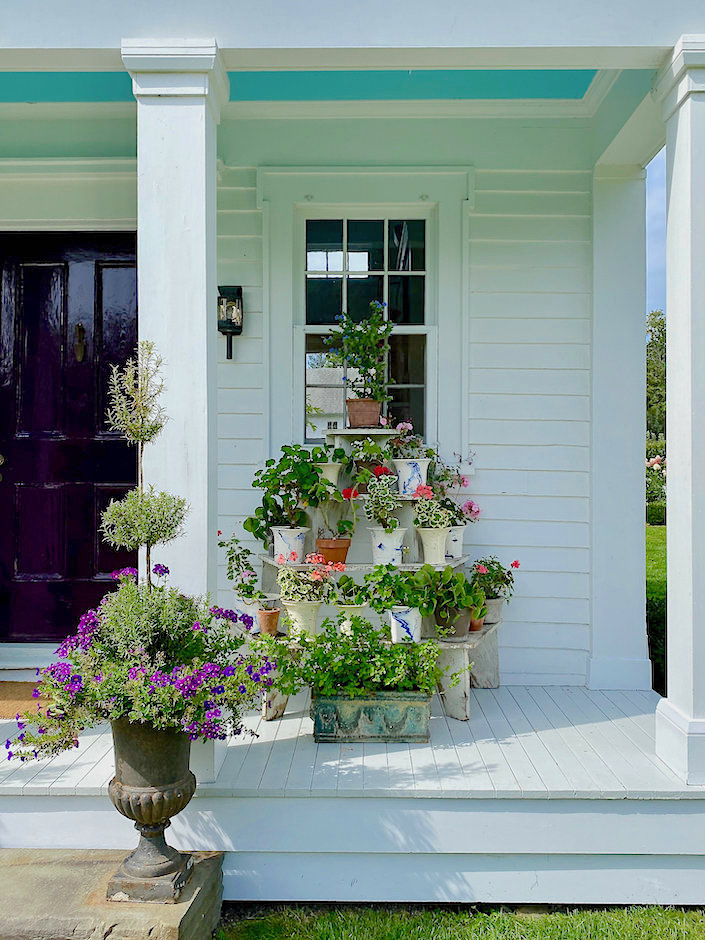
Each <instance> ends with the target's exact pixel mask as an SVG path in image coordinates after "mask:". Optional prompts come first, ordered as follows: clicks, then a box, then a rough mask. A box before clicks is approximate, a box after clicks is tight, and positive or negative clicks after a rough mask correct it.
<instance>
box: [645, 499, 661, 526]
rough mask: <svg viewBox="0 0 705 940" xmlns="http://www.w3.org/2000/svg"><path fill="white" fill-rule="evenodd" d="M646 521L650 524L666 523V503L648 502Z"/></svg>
mask: <svg viewBox="0 0 705 940" xmlns="http://www.w3.org/2000/svg"><path fill="white" fill-rule="evenodd" d="M646 522H647V523H648V525H666V503H665V502H657V503H647V504H646Z"/></svg>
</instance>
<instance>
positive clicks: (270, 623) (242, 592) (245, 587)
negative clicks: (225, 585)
mask: <svg viewBox="0 0 705 940" xmlns="http://www.w3.org/2000/svg"><path fill="white" fill-rule="evenodd" d="M221 534H222V533H220V532H218V535H221ZM218 546H219V547H220V548H223V549H225V557H226V561H227V575H228V580H229V581H232V582H233V590H234V592H235V611H236V612H237V614H238V616H239V620H240V623H242V625H243V626H244V627H245V629H246V630H248V631H249V632H252V633H257V632H258V630H259V629H260V628H261V624H264V630H265V633H271V632H272V630H274V632H275V633H276V627H277V623H278V621H279V609H278V608H277V607H276V605H275V604H274V601H275V600H276V599H277V595H276V594H265V593H264V591H260V590H259V588H258V587H257V573H256V572H255V569H254V567H253V565H252V561H251V558H252V553H251V552H250V551H249V549H247V548H245V546H243V545H242V544H241V542H240V540H239V539H237V538H236V537H235V536H234V535H232V536H231V537H230V538H229V539H221V540H220V541H219V542H218Z"/></svg>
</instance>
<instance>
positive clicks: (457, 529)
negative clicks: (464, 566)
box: [446, 525, 466, 558]
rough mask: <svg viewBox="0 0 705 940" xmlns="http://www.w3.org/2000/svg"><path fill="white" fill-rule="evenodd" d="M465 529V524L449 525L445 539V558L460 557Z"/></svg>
mask: <svg viewBox="0 0 705 940" xmlns="http://www.w3.org/2000/svg"><path fill="white" fill-rule="evenodd" d="M465 529H466V526H465V525H453V526H451V527H450V532H449V533H448V538H447V539H446V558H462V555H463V542H464V541H465Z"/></svg>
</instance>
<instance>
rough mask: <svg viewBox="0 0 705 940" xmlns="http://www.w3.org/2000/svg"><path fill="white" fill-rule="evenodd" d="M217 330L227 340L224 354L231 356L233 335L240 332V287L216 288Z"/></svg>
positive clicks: (241, 315)
mask: <svg viewBox="0 0 705 940" xmlns="http://www.w3.org/2000/svg"><path fill="white" fill-rule="evenodd" d="M218 294H219V295H220V296H219V297H218V330H219V331H220V332H221V333H224V334H225V336H226V337H227V340H228V348H227V352H226V355H227V357H228V359H232V358H233V336H239V335H240V334H241V333H242V320H243V311H242V288H241V287H219V288H218Z"/></svg>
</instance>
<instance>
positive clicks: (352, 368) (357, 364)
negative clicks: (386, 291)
mask: <svg viewBox="0 0 705 940" xmlns="http://www.w3.org/2000/svg"><path fill="white" fill-rule="evenodd" d="M336 320H337V322H338V326H336V327H334V328H333V329H332V330H331V333H330V336H329V337H326V339H325V340H324V342H325V343H326V345H327V346H328V348H329V350H330V355H329V360H330V364H331V366H335V367H342V368H343V369H345V370H346V373H347V379H346V382H347V388H348V390H349V391H351V392H354V393H355V395H356V396H357V397H358V398H372V399H374V401H380V402H385V401H389V397H390V396H389V395H388V394H387V386H388V384H389V379H388V378H387V376H386V366H387V356H388V355H389V334H390V333H391V332H392V329H393V328H394V324H393V323H392V322H391V321H389V320H385V319H384V304H381V303H379V302H378V301H376V300H373V301H372V303H371V304H370V315H369V316H368V317H365V319H363V320H362V321H361V322H360V323H357V322H356V321H355V320H353V318H352V317H350V316H348V314H347V313H343V314H340V316H339V317H336Z"/></svg>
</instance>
